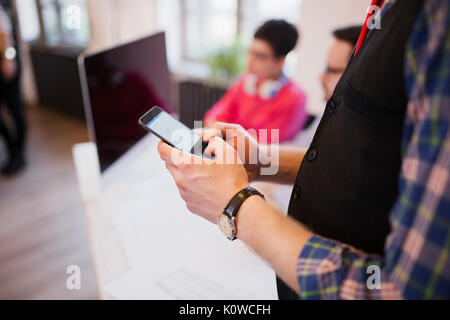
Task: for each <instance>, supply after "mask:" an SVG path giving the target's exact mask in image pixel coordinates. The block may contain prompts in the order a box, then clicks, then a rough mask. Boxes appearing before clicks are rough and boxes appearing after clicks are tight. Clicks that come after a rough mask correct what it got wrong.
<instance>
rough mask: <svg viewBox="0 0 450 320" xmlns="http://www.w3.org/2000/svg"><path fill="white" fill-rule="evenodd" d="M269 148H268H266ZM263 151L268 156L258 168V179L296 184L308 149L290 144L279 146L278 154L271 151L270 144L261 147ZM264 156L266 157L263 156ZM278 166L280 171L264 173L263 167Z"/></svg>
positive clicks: (256, 177) (256, 178)
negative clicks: (272, 173) (289, 145)
mask: <svg viewBox="0 0 450 320" xmlns="http://www.w3.org/2000/svg"><path fill="white" fill-rule="evenodd" d="M265 148H268V150H265ZM261 149H262V150H261V152H263V153H266V155H267V158H266V159H265V160H264V164H261V165H260V167H259V168H258V174H257V175H256V176H255V179H254V180H256V181H267V182H275V183H280V184H294V182H295V179H296V178H297V173H298V170H299V169H300V164H301V163H302V161H303V157H304V156H305V154H306V151H307V150H306V149H300V148H295V147H288V146H279V149H278V151H277V154H276V155H272V154H271V152H270V146H265V147H261ZM263 158H265V157H264V156H263ZM270 166H278V171H277V173H276V174H274V175H270V174H269V175H263V174H261V172H262V171H261V169H262V168H264V167H270Z"/></svg>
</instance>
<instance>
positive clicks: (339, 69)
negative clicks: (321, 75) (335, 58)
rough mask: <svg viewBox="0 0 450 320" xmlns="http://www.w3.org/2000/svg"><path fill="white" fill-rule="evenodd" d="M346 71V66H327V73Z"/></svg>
mask: <svg viewBox="0 0 450 320" xmlns="http://www.w3.org/2000/svg"><path fill="white" fill-rule="evenodd" d="M344 71H345V68H332V67H330V66H329V65H326V66H325V72H326V73H332V74H339V73H343V72H344Z"/></svg>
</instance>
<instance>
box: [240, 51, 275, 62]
mask: <svg viewBox="0 0 450 320" xmlns="http://www.w3.org/2000/svg"><path fill="white" fill-rule="evenodd" d="M247 54H249V55H252V56H253V57H255V58H256V59H258V60H262V61H266V60H269V59H274V58H275V57H274V56H273V55H272V54H267V53H261V52H257V51H255V50H252V49H248V50H247Z"/></svg>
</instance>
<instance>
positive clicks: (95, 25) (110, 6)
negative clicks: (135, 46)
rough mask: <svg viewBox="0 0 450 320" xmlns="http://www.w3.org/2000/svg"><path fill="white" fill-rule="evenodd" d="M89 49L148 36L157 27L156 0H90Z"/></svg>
mask: <svg viewBox="0 0 450 320" xmlns="http://www.w3.org/2000/svg"><path fill="white" fill-rule="evenodd" d="M87 5H88V11H89V17H90V18H89V19H90V27H91V43H90V45H89V48H88V50H89V51H97V50H101V49H104V48H108V47H111V46H115V45H117V44H120V43H124V42H127V41H130V40H134V39H137V38H140V37H143V36H146V35H148V34H150V33H152V32H154V31H155V29H156V1H155V0H88V1H87Z"/></svg>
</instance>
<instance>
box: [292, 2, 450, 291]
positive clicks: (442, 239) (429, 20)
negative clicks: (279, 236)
mask: <svg viewBox="0 0 450 320" xmlns="http://www.w3.org/2000/svg"><path fill="white" fill-rule="evenodd" d="M384 10H385V8H383V11H384ZM405 65H406V67H405V81H406V86H407V91H408V96H409V104H408V107H407V114H406V118H405V127H404V134H403V142H402V153H403V162H402V169H401V173H400V183H399V188H400V194H399V197H398V199H397V201H396V203H395V205H394V207H393V209H392V212H391V217H390V222H391V227H392V231H391V234H390V235H389V237H388V239H387V242H386V245H385V252H384V255H383V256H382V257H380V256H372V255H368V254H364V253H361V252H358V251H356V250H354V249H352V248H350V247H349V246H347V245H345V244H341V243H339V242H337V241H334V240H330V239H325V238H322V237H320V236H313V237H312V238H310V239H309V241H308V242H307V244H306V245H305V246H304V248H303V250H302V252H301V253H300V257H299V259H298V263H297V276H298V282H299V286H300V299H449V298H450V262H449V247H450V232H449V229H450V186H449V180H448V177H449V171H450V128H449V124H450V3H449V1H448V0H426V2H425V4H424V7H423V9H422V11H421V12H420V14H419V16H418V18H417V21H416V23H415V26H414V29H413V32H412V34H411V38H410V41H409V44H408V48H407V52H406V61H405ZM370 266H376V267H375V271H374V269H373V268H374V267H370ZM377 268H378V270H379V271H380V272H379V274H380V277H379V279H380V286H379V287H375V288H373V286H369V285H368V284H374V283H375V282H373V281H374V279H376V278H377V277H376V269H377Z"/></svg>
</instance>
